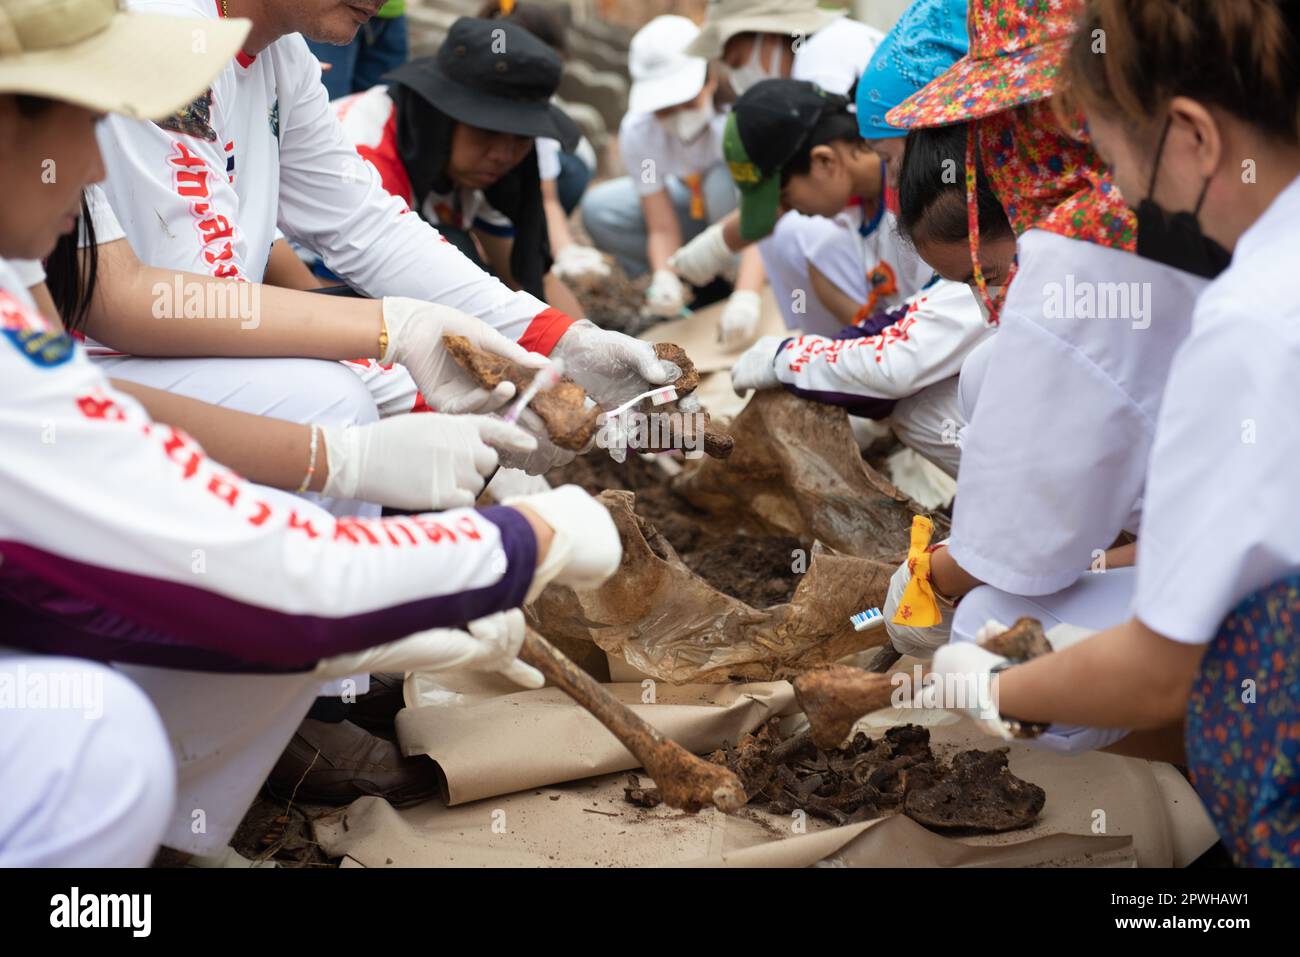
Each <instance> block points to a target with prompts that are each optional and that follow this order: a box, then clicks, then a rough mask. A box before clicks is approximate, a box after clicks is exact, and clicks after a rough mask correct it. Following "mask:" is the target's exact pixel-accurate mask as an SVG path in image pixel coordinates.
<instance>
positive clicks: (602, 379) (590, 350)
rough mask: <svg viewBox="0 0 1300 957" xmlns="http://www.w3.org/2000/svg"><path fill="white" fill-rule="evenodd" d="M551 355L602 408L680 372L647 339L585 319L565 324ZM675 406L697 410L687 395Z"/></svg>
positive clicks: (668, 381) (625, 399) (628, 397)
mask: <svg viewBox="0 0 1300 957" xmlns="http://www.w3.org/2000/svg"><path fill="white" fill-rule="evenodd" d="M551 357H552V358H554V359H559V360H561V361H563V363H564V372H565V374H566V375H568V376H569V377H570V378H571V379H573V380H574V381H575V382H577V383H578V384H579V385H581V386H582V387H583V388H584V389H586V390H587V395H589V396H591V397H592V398H593V399H595V400H596V402H597V403H599V405H600V406H601V407H602V408H605V409H613V408H615V407H616V406H620V405H622V404H623V403H624V402H627V401H629V400H630V399H634V398H635V397H636V396H638V395H641V394H642V393H645V392H649V391H650V390H652V389H654V388H656V387H657V386H661V385H668V384H669V383H672V382H675V381H676V380H677V379H678V378H680V377H681V374H682V370H681V369H679V368H677V366H676V365H675V364H674V363H672V362H665V361H663V360H661V359H659V358H658V357H657V356H656V355H655V350H654V346H653V345H651V344H650V343H648V342H642V341H641V340H640V339H633V338H632V337H631V336H625V335H623V334H622V333H621V332H610V331H609V330H608V329H602V328H600V327H599V326H597V325H596V324H595V323H593V322H591V321H590V320H588V319H582V320H580V321H578V322H575V323H574V324H573V325H571V326H569V328H568V329H567V330H566V331H565V333H564V335H562V336H561V337H560V341H559V342H558V343H556V345H555V348H554V349H552V350H551ZM677 407H678V408H679V409H680V410H681V411H683V412H698V411H699V409H700V404H699V401H698V400H697V399H696V398H695V396H693V395H690V396H686V397H685V398H684V399H682V400H681V401H680V402H679V403H678V405H677Z"/></svg>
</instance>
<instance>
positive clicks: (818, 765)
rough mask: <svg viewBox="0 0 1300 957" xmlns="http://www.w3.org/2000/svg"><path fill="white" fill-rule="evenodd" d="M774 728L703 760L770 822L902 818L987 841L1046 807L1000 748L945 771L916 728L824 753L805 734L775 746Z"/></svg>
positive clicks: (963, 756)
mask: <svg viewBox="0 0 1300 957" xmlns="http://www.w3.org/2000/svg"><path fill="white" fill-rule="evenodd" d="M778 725H779V719H777V718H773V719H771V720H770V721H768V722H767V723H766V724H764V725H763V726H762V727H760V728H759V729H758V730H757V731H756V732H754V733H753V734H746V735H744V736H743V737H742V738H741V739H740V741H739V742H737V744H736V746H735V747H734V748H733V747H723V749H722V750H719V751H715V752H714V753H713V754H711V755H709V760H710V761H713V762H714V763H715V764H721V765H725V766H726V767H728V768H730V769H731V770H732V771H733V772H735V774H736V775H737V776H738V777H739V778H740V780H741V783H742V784H743V785H744V788H745V793H746V794H748V795H750V800H749V806H750V807H758V808H763V809H765V810H767V811H770V812H772V813H774V814H783V815H785V814H790V813H791V812H792V811H795V810H803V811H805V812H807V813H808V814H811V815H814V816H816V817H820V818H823V819H825V820H828V821H831V822H833V823H835V824H837V825H838V824H854V823H857V822H859V821H868V820H871V819H873V818H876V817H881V816H882V815H885V814H894V813H899V812H901V813H903V814H906V815H907V816H908V817H910V818H912V819H913V820H914V821H917V822H918V823H920V824H922V825H924V826H925V827H928V828H930V829H931V830H944V831H952V830H958V831H963V832H967V833H993V832H998V831H1009V830H1014V829H1016V828H1021V827H1027V826H1028V825H1030V824H1032V823H1033V822H1034V821H1035V820H1036V819H1037V818H1038V813H1039V811H1041V810H1042V808H1043V803H1044V802H1045V800H1046V794H1045V792H1044V791H1043V789H1042V788H1040V787H1038V786H1037V785H1035V784H1030V783H1029V782H1028V781H1023V780H1021V779H1020V778H1018V777H1016V776H1015V775H1014V774H1012V773H1011V772H1010V770H1008V768H1007V752H1006V749H1005V748H1001V749H998V750H996V751H963V752H961V753H959V754H957V755H955V756H954V757H953V759H952V761H951V762H949V763H945V762H944V761H943V760H941V759H939V758H937V757H936V756H935V755H934V752H933V751H931V749H930V732H929V731H928V730H927V729H925V728H922V727H918V726H917V725H910V724H909V725H905V726H903V727H899V728H890V729H889V730H888V731H886V732H885V734H884V735H883V736H882V737H880V738H878V739H872V738H870V737H868V736H867V735H865V734H863V733H861V732H859V733H858V734H856V735H855V736H854V738H853V741H852V742H851V744H850V745H849V746H848V747H847V748H830V749H827V750H822V749H820V748H818V747H817V746H816V745H815V744H814V743H813V741H812V737H811V735H810V734H809V732H806V731H805V732H803V733H802V734H798V735H795V736H794V737H792V738H788V739H786V740H784V741H782V740H781V736H780V732H779V731H778Z"/></svg>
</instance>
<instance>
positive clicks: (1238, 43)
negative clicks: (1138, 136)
mask: <svg viewBox="0 0 1300 957" xmlns="http://www.w3.org/2000/svg"><path fill="white" fill-rule="evenodd" d="M1298 37H1300V5H1297V4H1296V3H1294V2H1293V0H1182V2H1180V3H1152V2H1151V0H1089V3H1088V5H1087V8H1086V10H1085V11H1084V14H1083V17H1082V19H1081V20H1080V22H1079V29H1078V31H1077V32H1076V33H1075V35H1074V39H1073V40H1072V41H1071V44H1070V51H1069V55H1068V57H1067V58H1066V65H1065V69H1064V71H1063V74H1062V80H1063V82H1064V85H1065V88H1066V92H1067V93H1068V95H1069V98H1070V99H1071V100H1072V101H1074V102H1075V103H1080V102H1081V103H1082V104H1086V105H1090V106H1093V107H1096V108H1098V109H1099V110H1100V111H1101V112H1103V113H1106V114H1111V115H1117V116H1119V117H1122V118H1124V119H1125V120H1126V121H1127V122H1128V123H1129V124H1130V125H1132V126H1136V127H1141V126H1144V125H1146V124H1147V123H1150V122H1151V121H1152V120H1154V119H1155V118H1156V116H1157V115H1158V114H1159V113H1160V112H1161V108H1162V107H1163V106H1164V105H1165V104H1166V103H1167V102H1168V101H1169V100H1170V99H1172V98H1173V97H1175V96H1186V97H1190V98H1191V99H1193V100H1196V101H1198V102H1200V103H1203V104H1205V105H1207V106H1217V107H1220V108H1222V109H1224V110H1226V111H1227V112H1229V113H1231V114H1232V115H1234V116H1236V117H1238V118H1239V119H1241V120H1243V121H1244V122H1246V123H1249V124H1251V125H1252V126H1255V127H1256V128H1258V129H1260V130H1262V131H1264V132H1266V133H1269V134H1272V135H1274V136H1278V137H1280V138H1281V139H1283V140H1284V141H1285V142H1286V143H1288V144H1296V143H1300V48H1297V44H1296V40H1297V38H1298ZM1098 40H1101V41H1104V43H1105V48H1104V52H1100V51H1094V45H1095V44H1096V43H1097V41H1098Z"/></svg>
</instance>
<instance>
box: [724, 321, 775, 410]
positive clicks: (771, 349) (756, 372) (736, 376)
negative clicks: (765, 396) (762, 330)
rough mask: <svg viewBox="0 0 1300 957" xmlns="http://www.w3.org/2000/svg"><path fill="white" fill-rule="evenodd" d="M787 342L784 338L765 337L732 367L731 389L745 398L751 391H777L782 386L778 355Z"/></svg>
mask: <svg viewBox="0 0 1300 957" xmlns="http://www.w3.org/2000/svg"><path fill="white" fill-rule="evenodd" d="M784 341H785V338H784V337H783V336H763V337H762V338H761V339H759V340H758V341H757V342H755V343H754V344H753V345H752V346H750V347H749V348H748V349H746V350H745V352H744V354H743V355H742V356H741V357H740V358H739V359H737V360H736V364H735V365H734V366H732V367H731V387H732V388H733V389H735V390H736V395H740V396H743V395H744V394H745V393H746V392H748V391H749V390H750V389H775V388H776V387H777V386H779V385H780V384H781V380H780V379H778V378H777V377H776V354H777V352H778V351H779V350H780V348H781V343H782V342H784Z"/></svg>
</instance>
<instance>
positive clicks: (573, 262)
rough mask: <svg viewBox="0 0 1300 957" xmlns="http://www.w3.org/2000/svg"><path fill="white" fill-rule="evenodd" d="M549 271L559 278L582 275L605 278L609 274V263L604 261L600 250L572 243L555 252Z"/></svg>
mask: <svg viewBox="0 0 1300 957" xmlns="http://www.w3.org/2000/svg"><path fill="white" fill-rule="evenodd" d="M551 271H552V272H553V273H555V275H557V276H559V277H560V278H561V279H581V278H583V277H584V276H594V277H596V278H599V279H605V278H608V276H609V263H607V262H605V257H604V256H602V255H601V254H600V250H598V249H593V248H592V247H591V246H582V245H579V244H578V243H573V244H571V245H569V246H565V247H564V248H563V249H561V250H560V251H559V252H558V253H556V254H555V264H554V265H553V266H552V267H551Z"/></svg>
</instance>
